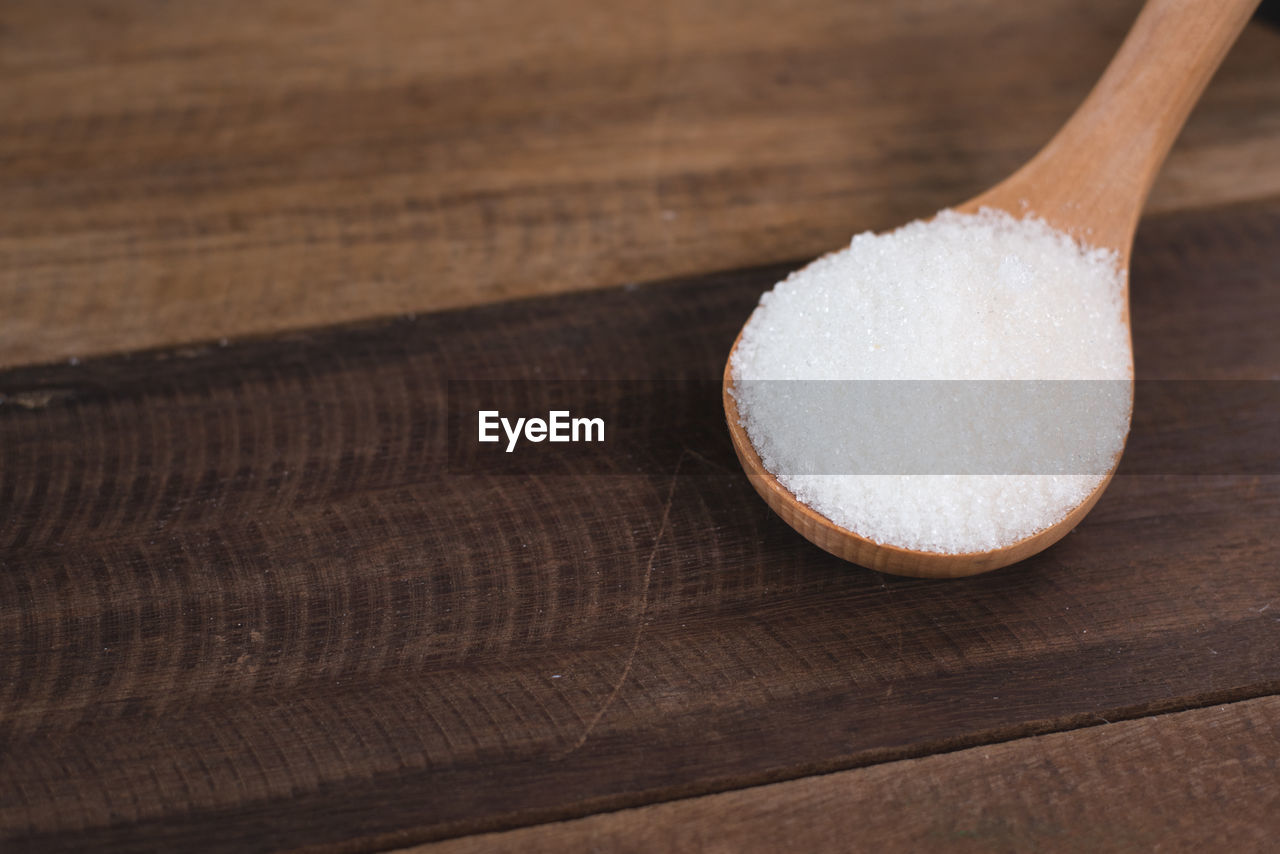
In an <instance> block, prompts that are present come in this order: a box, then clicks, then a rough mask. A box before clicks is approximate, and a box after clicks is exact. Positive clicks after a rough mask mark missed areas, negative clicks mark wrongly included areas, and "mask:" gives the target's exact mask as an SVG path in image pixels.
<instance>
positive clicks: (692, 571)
mask: <svg viewBox="0 0 1280 854" xmlns="http://www.w3.org/2000/svg"><path fill="white" fill-rule="evenodd" d="M1277 245H1280V201H1275V202H1270V203H1266V204H1259V205H1254V206H1247V207H1243V208H1236V209H1230V210H1220V211H1206V212H1202V213H1194V214H1186V215H1179V216H1174V217H1166V218H1161V219H1157V220H1154V221H1151V222H1148V223H1147V224H1145V225H1144V226H1143V229H1142V231H1141V234H1140V237H1139V243H1138V247H1137V250H1136V254H1135V268H1134V272H1133V292H1134V298H1135V302H1134V307H1133V314H1134V317H1135V321H1136V325H1135V335H1136V339H1137V341H1136V348H1137V354H1138V364H1139V369H1140V372H1141V373H1143V374H1144V375H1147V376H1178V377H1183V378H1193V379H1194V378H1234V379H1254V380H1264V379H1267V380H1274V377H1276V376H1277V375H1280V341H1278V340H1277V336H1275V335H1274V330H1275V329H1276V328H1280V305H1278V304H1277V302H1276V300H1275V299H1274V287H1275V284H1274V283H1275V281H1276V279H1277V276H1278V275H1280V256H1277V255H1276V249H1275V247H1276V246H1277ZM778 272H779V271H777V270H758V271H749V272H745V273H740V274H729V275H723V276H712V277H705V278H702V279H696V280H691V281H686V282H681V283H675V284H667V285H656V286H646V287H641V288H636V289H628V290H614V291H605V292H599V293H595V294H590V295H578V296H572V297H569V296H566V297H557V298H550V299H541V300H531V301H524V302H513V303H508V304H503V305H498V306H492V307H487V308H477V309H470V310H467V311H462V312H454V313H449V314H440V315H431V316H423V317H418V318H414V319H408V318H404V319H401V320H397V321H389V322H385V323H380V324H376V325H372V326H363V327H354V328H339V329H330V330H321V331H315V332H308V333H299V334H297V335H294V336H291V337H286V338H279V339H271V340H260V341H248V342H228V345H227V346H219V345H218V344H217V343H214V344H212V345H208V346H201V347H195V348H187V349H183V350H178V351H162V352H149V353H139V354H134V355H131V356H128V357H115V358H110V359H102V360H95V361H90V362H86V363H84V364H80V365H66V364H63V365H57V366H46V367H32V368H23V369H17V370H11V371H9V372H7V373H4V374H0V393H2V394H4V395H5V397H4V402H3V405H0V834H2V836H3V838H4V839H5V840H7V844H8V845H9V846H15V845H20V844H22V843H25V845H26V846H27V847H29V848H32V849H35V850H41V851H49V850H73V849H74V850H80V849H83V848H85V847H99V848H104V849H111V850H142V849H154V848H156V847H161V848H183V849H188V850H190V849H202V850H237V851H241V850H252V849H269V848H284V847H298V846H306V845H314V846H319V847H321V848H326V849H332V850H369V849H371V848H376V847H387V846H391V845H403V844H410V843H413V842H418V841H425V840H428V839H433V838H440V837H444V836H450V835H459V834H466V833H474V832H477V831H482V830H494V829H499V828H505V827H513V826H516V825H521V824H529V823H533V822H537V821H545V820H549V819H556V818H565V817H570V816H575V815H584V814H587V813H590V812H593V811H597V810H600V809H604V808H616V807H621V806H629V805H637V804H643V803H650V802H653V801H655V800H662V799H671V798H675V797H680V796H684V795H690V794H697V793H706V792H712V791H718V790H723V789H726V788H734V787H741V786H747V785H754V784H761V783H766V782H771V781H776V780H781V779H786V778H794V777H799V776H804V775H810V774H813V773H815V772H820V771H829V770H836V769H842V768H850V767H855V766H863V765H868V764H872V763H876V762H880V761H885V760H890V759H901V758H906V757H912V756H922V755H926V754H930V753H933V752H936V751H938V750H942V749H955V748H960V747H964V746H966V745H974V744H979V743H989V742H994V741H1000V740H1005V739H1009V738H1013V737H1018V736H1024V735H1027V734H1032V733H1038V732H1045V731H1050V730H1056V729H1064V728H1070V727H1073V726H1078V725H1081V724H1085V723H1091V722H1096V721H1097V720H1098V719H1099V718H1106V719H1108V720H1115V719H1117V718H1125V717H1133V716H1138V715H1142V714H1147V713H1150V712H1155V711H1162V710H1172V709H1180V708H1185V707H1187V706H1188V705H1203V704H1205V703H1208V702H1214V701H1219V700H1221V701H1227V700H1235V699H1241V698H1246V697H1251V696H1259V695H1265V694H1270V693H1275V692H1277V691H1278V690H1280V655H1277V650H1278V649H1280V622H1278V621H1277V615H1276V614H1275V613H1274V609H1275V608H1276V607H1280V573H1277V572H1276V567H1277V565H1278V564H1280V538H1278V537H1277V534H1276V521H1277V519H1278V518H1280V476H1277V474H1276V472H1274V471H1271V472H1261V473H1257V472H1255V473H1250V474H1241V473H1238V472H1237V473H1232V472H1231V471H1219V472H1216V473H1215V474H1212V475H1208V474H1205V475H1180V476H1173V475H1160V474H1144V475H1129V476H1121V477H1120V478H1118V480H1117V482H1116V483H1115V485H1114V486H1112V488H1111V489H1110V491H1109V492H1108V493H1107V495H1106V496H1105V497H1104V499H1103V501H1102V503H1101V504H1100V505H1099V506H1098V508H1097V509H1096V510H1095V511H1094V513H1093V514H1092V515H1091V516H1090V517H1089V519H1088V520H1087V521H1086V523H1085V524H1084V525H1082V526H1081V528H1080V529H1078V531H1077V532H1075V533H1074V534H1072V535H1070V536H1068V537H1067V538H1066V539H1065V540H1064V541H1063V542H1062V543H1061V544H1059V545H1058V546H1056V547H1054V548H1053V549H1051V550H1049V551H1048V552H1046V553H1045V554H1043V555H1040V556H1038V557H1037V558H1036V559H1034V560H1031V561H1028V562H1026V563H1025V564H1023V565H1020V566H1017V567H1014V568H1011V569H1009V570H1007V571H1001V572H998V573H994V574H991V575H988V576H981V577H977V578H973V579H966V580H962V581H957V582H949V583H941V582H929V581H921V580H906V579H896V578H889V577H883V576H879V575H877V574H875V573H871V572H868V571H863V570H859V569H856V568H853V567H850V566H848V565H844V564H841V563H839V562H837V561H835V560H834V559H830V558H828V557H827V556H825V555H824V554H822V553H820V552H818V551H816V550H815V549H813V548H812V547H810V546H808V545H807V544H806V543H805V542H803V541H802V540H800V539H799V538H798V537H796V536H795V535H794V534H793V532H791V531H790V530H789V529H788V528H786V526H785V525H783V524H782V523H780V522H779V521H777V520H776V519H774V518H773V517H772V516H771V515H770V514H769V513H768V511H767V510H766V509H765V508H764V505H763V504H762V503H761V502H760V501H759V500H758V499H757V498H756V497H755V496H754V494H753V493H752V491H751V489H750V487H749V486H748V485H747V484H746V483H745V482H744V478H743V477H742V475H741V473H740V472H739V471H737V470H736V468H735V467H734V465H733V462H732V452H731V451H730V449H729V447H728V441H727V438H726V437H725V435H724V430H723V424H722V421H721V420H720V419H721V418H722V416H721V414H720V412H719V409H718V403H716V398H715V396H714V394H713V395H710V396H709V405H707V406H706V407H705V408H702V409H698V408H697V407H694V408H693V409H692V410H690V412H688V413H685V415H684V416H683V417H684V418H685V419H686V420H685V421H682V422H677V423H679V424H680V425H681V426H682V428H683V432H680V433H679V434H677V435H676V436H674V438H673V439H672V441H671V442H670V443H669V444H670V446H671V447H674V448H675V450H676V454H675V456H674V458H668V459H667V463H669V464H670V465H669V467H668V468H666V469H659V470H657V471H658V473H655V469H654V468H652V467H651V466H650V465H649V464H647V463H644V459H643V456H644V455H643V453H640V454H639V456H635V457H633V456H630V455H629V451H630V450H635V449H627V448H619V453H618V454H617V455H616V456H614V457H610V458H608V459H606V460H604V461H602V460H601V459H600V458H598V457H590V458H588V457H583V458H582V459H583V460H585V462H582V463H578V462H575V458H573V457H567V458H566V459H565V460H564V462H563V465H564V466H565V468H564V469H563V470H561V471H560V472H559V473H554V474H546V475H543V476H536V477H535V476H519V475H515V474H501V473H495V472H492V471H486V470H475V471H465V470H461V471H460V470H450V469H449V465H450V459H449V458H448V457H447V453H446V449H447V435H446V433H447V418H446V411H447V409H448V407H449V404H450V397H449V389H450V386H449V384H448V381H449V380H459V379H468V378H469V379H482V378H490V379H508V380H511V379H519V378H556V377H558V378H577V377H582V376H584V375H585V376H588V377H594V378H603V377H613V378H622V377H630V378H633V379H655V378H657V379H666V380H674V379H684V380H689V381H695V380H712V381H714V380H715V378H716V377H717V376H718V373H719V370H720V367H721V360H722V359H723V358H724V355H725V353H726V352H727V350H728V346H729V344H730V342H731V340H732V337H733V335H734V332H735V330H736V329H737V328H738V326H739V325H740V323H741V322H742V320H743V318H744V317H745V315H746V313H747V312H748V311H749V310H750V307H751V306H752V304H753V303H754V301H755V299H756V297H757V294H758V292H759V290H760V289H761V288H762V287H764V286H765V285H767V284H768V283H769V282H771V281H772V280H773V278H774V277H775V276H776V275H777V274H778ZM1174 341H1176V342H1181V343H1180V344H1179V345H1174V344H1172V343H1170V342H1174ZM713 387H714V382H713ZM1166 405H1169V406H1170V407H1171V408H1170V410H1169V411H1168V412H1167V413H1165V414H1166V415H1167V417H1168V419H1173V418H1175V416H1176V417H1181V416H1182V414H1180V413H1178V412H1177V411H1175V410H1176V406H1173V405H1172V404H1166ZM1278 414H1280V413H1276V412H1274V411H1268V412H1256V411H1251V410H1248V409H1245V410H1240V411H1233V412H1226V413H1223V418H1222V419H1221V420H1220V421H1217V422H1215V421H1212V420H1211V421H1208V422H1204V423H1193V424H1192V428H1191V429H1194V430H1198V431H1199V434H1198V435H1199V436H1201V437H1202V438H1203V439H1204V440H1205V443H1204V444H1205V445H1206V446H1210V445H1212V442H1210V441H1208V440H1210V439H1213V438H1214V437H1215V436H1218V435H1219V434H1220V431H1222V430H1224V429H1233V428H1232V424H1233V423H1235V421H1236V420H1239V419H1241V418H1248V419H1252V420H1253V421H1257V420H1258V419H1259V418H1262V419H1263V422H1262V423H1263V426H1264V428H1265V427H1266V424H1267V423H1272V424H1273V423H1274V420H1273V421H1272V422H1266V419H1267V418H1271V419H1274V418H1275V417H1276V416H1277V415H1278ZM690 419H691V420H690ZM1163 420H1164V419H1161V418H1153V419H1151V420H1149V421H1148V423H1152V424H1159V423H1162V422H1163ZM1273 435H1274V433H1273V432H1270V433H1269V432H1266V430H1265V429H1264V430H1263V431H1262V432H1258V431H1256V430H1255V431H1253V432H1248V431H1245V432H1241V433H1239V437H1240V438H1239V441H1240V442H1241V443H1246V445H1247V447H1248V448H1251V449H1252V450H1253V451H1254V452H1256V454H1258V455H1260V456H1261V457H1262V458H1264V459H1269V457H1266V456H1265V455H1266V454H1270V453H1273V452H1274V447H1273V446H1274V441H1272V437H1273ZM1259 437H1261V438H1259ZM1138 438H1139V437H1137V436H1135V442H1136V440H1137V439H1138ZM1141 448H1142V445H1141V443H1136V444H1135V449H1134V450H1135V452H1137V453H1138V456H1139V457H1141V456H1142V454H1143V453H1146V452H1142V451H1141ZM624 452H627V453H624ZM655 458H656V459H659V461H661V459H662V457H661V454H658V455H657V456H656V457H655ZM610 459H612V460H614V461H615V462H616V466H617V467H616V469H608V468H602V466H606V465H607V464H608V463H609V460H610ZM634 459H639V460H640V462H641V463H642V465H641V466H640V468H639V473H630V474H628V473H626V472H628V471H634V469H630V468H628V466H629V465H631V461H633V460H634ZM650 462H651V461H650ZM1211 462H1212V460H1209V461H1207V462H1206V463H1205V464H1206V465H1209V463H1211ZM1134 463H1135V464H1141V463H1142V459H1136V460H1134ZM647 466H648V467H647ZM1136 470H1137V471H1143V470H1144V469H1143V468H1142V467H1141V465H1139V467H1138V468H1137V469H1136ZM611 471H612V472H615V473H608V472H611Z"/></svg>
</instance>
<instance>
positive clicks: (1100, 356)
mask: <svg viewBox="0 0 1280 854" xmlns="http://www.w3.org/2000/svg"><path fill="white" fill-rule="evenodd" d="M1124 291H1125V272H1124V271H1123V270H1122V269H1120V268H1119V264H1118V258H1117V256H1116V253H1114V252H1110V251H1106V250H1102V249H1096V248H1089V247H1086V246H1082V245H1080V244H1078V243H1076V242H1075V241H1074V240H1072V238H1071V237H1070V236H1068V235H1066V234H1064V233H1062V232H1059V231H1056V230H1054V229H1053V228H1051V227H1050V226H1049V225H1047V224H1046V223H1045V222H1044V221H1042V220H1040V219H1037V218H1034V217H1027V218H1024V219H1018V218H1015V217H1013V216H1011V215H1010V214H1007V213H1004V212H1000V211H994V210H983V211H981V212H980V213H978V214H960V213H956V212H954V211H944V212H942V213H940V214H939V215H938V216H936V217H935V218H934V219H932V220H929V221H920V222H914V223H911V224H909V225H906V226H904V227H902V228H899V229H897V230H896V231H892V232H888V233H885V234H880V235H877V234H872V233H865V234H859V235H857V236H856V237H854V238H853V240H852V242H851V243H850V244H849V246H848V247H847V248H845V249H843V250H840V251H838V252H834V253H832V254H830V255H827V256H824V257H822V258H820V259H818V260H817V261H814V262H813V263H812V264H810V265H809V266H807V267H805V268H804V269H802V270H799V271H797V272H795V273H793V274H792V275H791V276H789V277H788V278H787V279H786V280H784V281H782V282H780V283H778V284H777V285H776V286H775V287H774V288H773V289H772V290H771V291H769V292H768V293H766V294H764V295H763V296H762V297H761V299H760V304H759V306H758V307H757V308H756V310H755V312H754V313H753V314H752V315H751V318H750V320H749V321H748V322H747V324H746V326H745V327H744V328H743V332H742V337H741V339H740V341H739V343H738V346H737V348H736V350H735V351H734V354H733V358H732V361H731V364H730V371H731V374H732V377H733V380H734V387H733V394H734V397H735V400H736V402H737V405H738V411H739V416H740V420H741V424H742V426H743V427H744V428H745V430H746V432H747V435H748V436H749V437H750V439H751V443H752V445H753V447H754V448H755V449H756V451H757V453H758V454H759V455H760V457H761V459H762V461H763V462H764V464H765V468H766V469H768V470H769V471H770V472H771V473H773V474H774V475H775V476H776V477H777V478H778V480H779V482H780V483H782V485H783V486H785V487H787V488H788V489H789V490H791V492H792V493H793V494H795V496H796V497H797V498H798V499H799V500H800V501H802V502H803V503H804V504H806V505H808V506H809V507H812V508H813V509H814V510H816V511H817V512H819V513H821V514H822V515H824V516H826V517H827V518H828V519H830V520H831V521H833V522H835V523H836V524H837V525H840V526H841V527H844V528H846V529H848V530H850V531H853V532H854V533H857V534H859V535H861V536H863V537H866V538H868V539H870V540H873V541H875V542H877V543H881V544H884V545H893V546H899V547H903V548H909V549H915V550H919V551H929V552H938V553H948V554H956V553H967V552H979V551H988V550H990V549H994V548H999V547H1002V546H1007V545H1010V544H1012V543H1015V542H1017V541H1018V540H1021V539H1024V538H1026V537H1028V536H1030V535H1032V534H1035V533H1037V532H1038V531H1041V530H1044V529H1045V528H1048V527H1050V526H1052V525H1054V524H1056V523H1057V522H1060V521H1061V520H1062V519H1063V518H1065V517H1066V515H1067V514H1068V513H1069V512H1070V511H1071V510H1072V509H1074V508H1075V507H1076V506H1077V505H1079V504H1080V502H1082V501H1083V500H1084V499H1085V498H1086V497H1088V496H1089V494H1090V493H1091V492H1093V490H1094V489H1095V488H1096V487H1097V486H1098V485H1099V484H1100V483H1101V482H1102V479H1103V478H1104V477H1105V475H1106V473H1107V471H1109V470H1110V468H1111V467H1112V465H1113V464H1114V462H1115V460H1116V459H1117V458H1118V455H1119V453H1120V451H1121V449H1122V448H1123V446H1124V439H1125V435H1126V434H1127V432H1128V427H1129V417H1130V401H1131V395H1132V388H1131V383H1132V376H1133V367H1132V355H1131V351H1130V344H1129V331H1128V328H1127V326H1126V324H1125V323H1124ZM1004 380H1017V381H1023V382H1024V383H1025V381H1037V382H1044V383H1045V384H1046V385H1045V387H1046V388H1048V389H1050V393H1049V394H1048V395H1047V397H1046V396H1045V395H1044V394H1042V393H1040V392H1037V393H1040V394H1041V396H1040V397H1037V396H1035V395H1030V396H1028V395H1026V394H1021V395H1013V394H1011V392H1007V391H1001V389H1002V388H1007V389H1010V390H1012V389H1015V388H1022V386H1019V385H1017V384H1010V385H1008V386H1002V385H1001V384H1000V383H999V382H998V381H1004ZM818 381H843V382H840V383H834V384H832V385H831V386H830V387H829V388H824V387H821V386H815V385H814V384H815V383H817V382H818ZM870 381H913V382H905V383H901V384H900V385H896V386H894V385H890V384H888V383H878V384H877V383H871V382H870ZM920 381H929V382H930V383H933V384H934V385H932V386H929V385H925V386H923V388H925V389H928V390H929V393H932V394H935V397H937V396H938V395H937V392H936V391H933V389H935V388H938V387H941V388H946V386H942V385H939V381H966V382H964V383H963V384H962V385H957V386H955V388H956V389H957V390H958V391H963V393H962V394H961V393H957V394H954V395H948V396H947V397H948V400H947V401H946V406H939V407H935V408H934V409H930V410H926V409H924V408H920V407H922V406H923V405H922V404H921V403H920V401H921V400H923V399H926V396H924V395H923V394H922V392H921V391H920V390H921V388H922V386H921V384H920ZM1060 381H1067V382H1060ZM1078 381H1093V385H1090V386H1087V388H1089V389H1092V388H1095V387H1096V388H1098V389H1101V390H1102V391H1101V393H1095V392H1092V391H1089V392H1088V394H1087V395H1085V396H1084V397H1082V396H1081V394H1080V391H1079V390H1080V389H1081V388H1085V387H1086V386H1083V385H1077V384H1075V383H1078ZM850 383H852V384H854V385H856V384H857V383H863V384H864V385H861V386H856V387H857V389H858V391H857V393H852V392H851V391H850V388H851V386H850ZM1053 383H1058V385H1056V386H1055V385H1053ZM815 388H819V389H821V391H815ZM872 388H874V389H876V390H877V391H876V392H875V393H874V394H869V393H868V392H867V391H866V389H872ZM886 388H890V389H894V388H896V389H900V390H901V392H902V394H901V395H900V396H901V398H902V399H903V400H904V401H905V400H906V399H908V398H910V399H911V400H912V401H914V402H913V403H912V404H911V405H914V406H916V407H917V409H916V410H911V409H910V406H908V405H907V404H906V403H904V404H903V406H902V407H899V408H900V409H903V410H905V411H907V412H908V413H910V414H909V415H908V416H903V413H902V412H898V413H896V416H897V417H898V418H899V419H902V418H904V417H905V418H906V419H907V421H909V422H910V423H911V424H912V425H913V426H914V425H916V423H917V422H920V421H925V422H931V423H930V424H928V425H927V426H926V427H925V428H921V429H920V430H918V431H916V432H913V431H911V430H907V431H901V432H903V433H904V434H905V435H911V436H912V441H915V442H916V446H915V447H914V449H912V448H907V449H906V452H905V455H904V450H903V448H902V447H901V445H902V442H901V441H897V443H896V444H895V441H894V440H896V439H898V437H897V436H895V435H892V434H895V433H897V432H899V430H898V427H897V426H894V425H901V424H902V423H904V422H903V421H902V420H899V421H895V420H894V417H895V416H894V414H893V413H892V410H893V409H894V407H893V406H892V403H893V400H894V398H893V397H892V396H890V397H888V398H885V395H884V389H886ZM1037 388H1039V387H1037ZM1056 388H1061V389H1063V390H1064V393H1062V394H1057V393H1056V392H1055V391H1053V389H1056ZM907 389H912V390H913V391H912V392H911V393H910V394H908V393H907V392H906V390H907ZM1067 390H1069V391H1070V392H1071V393H1066V391H1067ZM1015 397H1016V398H1017V399H1018V400H1020V401H1026V400H1042V399H1059V400H1060V401H1064V402H1066V401H1069V402H1070V405H1066V404H1065V403H1064V404H1063V405H1061V406H1060V407H1059V408H1058V409H1056V410H1051V411H1046V412H1045V413H1041V414H1040V415H1041V417H1039V418H1036V417H1025V416H1024V417H1015V418H1013V420H1014V421H1015V422H1018V423H1013V424H1012V425H1011V426H1010V425H1009V421H1010V418H1011V417H1012V416H1011V415H1010V413H1015V414H1016V413H1017V411H1018V410H1017V406H1015V405H1012V404H1011V402H1010V401H1011V400H1012V399H1013V398H1015ZM846 399H847V402H842V401H846ZM868 400H873V401H878V403H877V407H879V408H878V409H877V408H876V407H869V406H868V405H867V401H868ZM1081 400H1087V405H1083V404H1082V403H1081ZM886 401H887V405H886ZM842 406H843V407H844V408H843V409H842V408H841V407H842ZM1046 406H1047V404H1046ZM869 410H874V411H869ZM878 412H879V413H881V414H877V413H878ZM938 413H945V415H939V414H938ZM918 415H923V416H926V417H917V416H918ZM877 418H880V419H881V420H879V421H877V420H876V419H877ZM1002 418H1003V421H1001V419H1002ZM1032 422H1036V426H1035V428H1034V429H1031V428H1027V429H1023V430H1020V429H1019V428H1020V426H1025V425H1026V424H1030V423H1032ZM1046 424H1048V425H1049V427H1048V428H1046V426H1045V425H1046ZM855 425H856V429H855ZM877 425H879V426H878V427H877ZM930 431H932V432H930ZM920 436H925V437H931V438H932V439H933V440H934V441H920ZM1063 436H1067V437H1068V438H1067V439H1064V438H1062V437H1063ZM1081 437H1083V440H1082V438H1081ZM966 443H968V444H966ZM925 445H929V446H930V447H924V446H925ZM941 445H947V446H948V450H949V451H950V452H951V456H950V457H949V458H948V457H947V455H946V454H945V453H943V454H939V453H938V448H939V446H941ZM978 451H981V453H978ZM913 453H915V454H916V456H915V457H912V454H913ZM978 456H983V457H984V458H987V459H999V460H1008V461H1009V462H1008V463H1007V467H1006V468H1003V469H1000V470H999V472H998V473H989V472H990V469H989V468H988V469H982V468H979V469H976V470H977V471H980V472H986V473H968V472H970V471H971V469H970V468H968V467H966V465H965V464H964V462H965V461H966V460H969V459H971V458H974V457H978ZM1015 461H1016V462H1015ZM1027 471H1031V472H1044V471H1049V472H1054V473H1048V474H1045V473H1031V474H1028V473H1023V472H1027ZM851 472H857V473H851Z"/></svg>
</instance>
